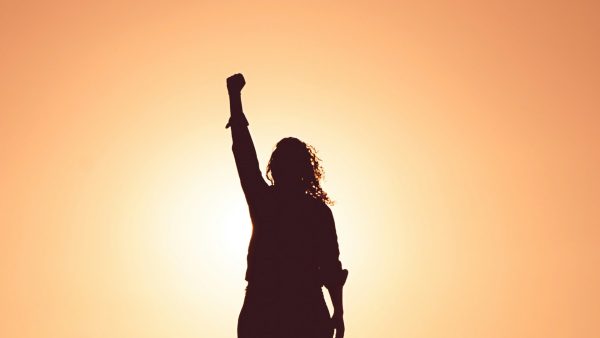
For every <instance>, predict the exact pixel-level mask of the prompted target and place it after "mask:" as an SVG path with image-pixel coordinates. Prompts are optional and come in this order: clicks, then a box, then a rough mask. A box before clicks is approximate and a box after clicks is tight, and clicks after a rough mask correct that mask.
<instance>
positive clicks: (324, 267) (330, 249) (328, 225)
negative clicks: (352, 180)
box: [319, 206, 348, 289]
mask: <svg viewBox="0 0 600 338" xmlns="http://www.w3.org/2000/svg"><path fill="white" fill-rule="evenodd" d="M323 221H324V222H323V224H322V226H321V228H322V229H321V230H322V231H321V234H320V241H319V244H320V245H319V272H320V275H321V281H322V283H323V285H325V287H326V288H327V289H331V288H333V287H342V286H343V285H344V284H345V283H346V279H347V278H348V270H346V269H342V262H340V259H339V257H340V250H339V246H338V241H337V233H336V231H335V221H334V219H333V213H332V212H331V209H330V208H329V207H328V206H325V212H324V220H323Z"/></svg>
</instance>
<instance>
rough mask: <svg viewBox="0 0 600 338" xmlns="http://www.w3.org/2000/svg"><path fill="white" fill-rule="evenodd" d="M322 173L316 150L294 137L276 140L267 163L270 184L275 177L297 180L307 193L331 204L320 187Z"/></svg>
mask: <svg viewBox="0 0 600 338" xmlns="http://www.w3.org/2000/svg"><path fill="white" fill-rule="evenodd" d="M324 175H325V171H324V170H323V167H322V166H321V159H320V158H319V157H318V156H317V150H316V149H315V148H314V147H313V146H311V145H309V144H306V143H304V142H302V141H300V140H299V139H297V138H295V137H286V138H283V139H282V140H281V141H279V142H277V145H276V146H275V150H273V153H272V154H271V158H270V159H269V164H268V165H267V178H268V179H269V181H270V182H271V184H274V183H275V179H276V178H277V177H279V178H284V177H286V178H287V179H293V180H296V181H297V180H299V181H300V182H302V186H303V188H304V192H305V193H306V194H307V195H309V196H311V197H313V198H314V199H316V200H318V201H321V202H323V203H325V204H328V205H333V201H332V200H331V199H330V198H329V196H328V195H327V193H326V192H325V191H324V190H323V188H321V180H322V179H323V177H324Z"/></svg>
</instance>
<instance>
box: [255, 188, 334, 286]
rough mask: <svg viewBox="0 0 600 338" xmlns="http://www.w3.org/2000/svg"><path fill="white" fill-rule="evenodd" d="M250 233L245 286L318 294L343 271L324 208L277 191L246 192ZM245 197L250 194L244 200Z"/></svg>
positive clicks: (330, 220) (311, 200) (302, 197)
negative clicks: (250, 226)
mask: <svg viewBox="0 0 600 338" xmlns="http://www.w3.org/2000/svg"><path fill="white" fill-rule="evenodd" d="M248 193H249V194H250V195H252V196H250V201H249V207H250V215H251V218H252V224H253V232H252V238H251V240H250V245H249V248H248V268H247V271H246V280H248V282H249V283H250V285H252V286H257V287H263V286H264V287H268V288H271V289H272V291H282V292H290V291H294V292H302V291H309V290H311V289H312V290H315V289H320V287H321V286H322V285H323V282H324V281H325V280H327V277H328V276H327V275H328V274H337V273H339V271H341V263H340V262H339V260H338V256H339V251H338V246H337V237H336V234H335V225H334V221H333V216H332V214H331V210H330V209H329V207H328V206H327V205H325V204H324V203H322V202H320V201H317V200H315V199H314V198H312V197H310V196H309V195H306V194H304V193H302V192H300V193H298V192H295V193H294V192H289V191H284V190H282V189H277V188H276V187H275V186H268V187H266V188H264V187H263V188H259V189H257V191H251V192H248ZM247 195H248V194H247Z"/></svg>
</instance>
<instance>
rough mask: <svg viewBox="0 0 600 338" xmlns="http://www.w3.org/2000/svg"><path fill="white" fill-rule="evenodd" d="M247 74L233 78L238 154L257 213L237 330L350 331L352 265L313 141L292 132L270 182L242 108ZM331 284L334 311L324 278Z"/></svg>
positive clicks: (321, 334)
mask: <svg viewBox="0 0 600 338" xmlns="http://www.w3.org/2000/svg"><path fill="white" fill-rule="evenodd" d="M245 84H246V82H245V80H244V77H243V76H242V74H235V75H233V76H231V77H229V78H228V79H227V89H228V92H229V103H230V109H231V117H230V118H229V123H228V124H227V126H226V127H231V134H232V137H233V147H232V149H233V155H234V158H235V164H236V167H237V170H238V174H239V177H240V182H241V184H242V190H243V191H244V195H245V197H246V201H247V202H248V208H249V210H250V218H251V219H252V237H251V239H250V245H249V247H248V267H247V270H246V280H247V281H248V286H247V288H246V296H245V299H244V305H243V307H242V310H241V312H240V316H239V319H238V337H239V338H326V337H328V338H330V337H332V336H333V330H334V329H336V337H338V338H342V337H343V335H344V319H343V318H344V317H343V316H344V308H343V304H342V288H343V286H344V283H345V282H346V278H347V276H348V270H343V269H342V264H341V262H340V261H339V254H340V253H339V249H338V243H337V235H336V231H335V224H334V220H333V215H332V213H331V209H330V208H329V206H328V205H327V204H331V200H330V199H329V197H328V196H327V194H326V193H325V192H324V191H323V189H321V186H320V182H319V181H320V179H321V177H322V175H323V170H322V168H321V165H320V162H319V158H318V157H317V156H316V154H315V150H314V148H312V147H311V146H308V145H306V144H305V143H304V142H302V141H300V140H298V139H296V138H292V137H288V138H284V139H282V140H281V141H279V142H278V143H277V146H276V148H275V150H274V151H273V154H272V155H271V159H270V160H269V164H268V166H267V177H268V179H269V181H270V182H271V183H272V184H271V185H268V184H267V182H266V181H265V180H264V178H263V177H262V173H261V171H260V168H259V165H258V159H257V157H256V150H255V149H254V144H253V142H252V138H251V136H250V132H249V130H248V121H247V120H246V117H245V115H244V113H243V110H242V99H241V90H242V88H243V87H244V85H245ZM323 285H324V286H325V287H326V288H327V289H328V290H329V294H330V296H331V301H332V304H333V307H334V311H333V316H332V317H331V318H330V317H329V311H328V309H327V306H326V304H325V299H324V297H323V292H322V290H321V287H322V286H323Z"/></svg>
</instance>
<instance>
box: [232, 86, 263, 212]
mask: <svg viewBox="0 0 600 338" xmlns="http://www.w3.org/2000/svg"><path fill="white" fill-rule="evenodd" d="M245 84H246V81H245V80H244V76H243V75H242V74H235V75H232V76H230V77H229V78H227V91H228V92H229V108H230V111H231V116H230V118H229V122H228V123H227V125H226V126H225V128H229V127H231V137H232V139H233V146H232V150H233V156H234V158H235V165H236V167H237V171H238V175H239V177H240V182H241V184H242V190H243V191H244V195H246V201H247V202H248V204H249V205H251V204H252V203H253V201H255V200H256V198H258V196H259V195H260V194H261V193H262V192H263V191H264V190H265V189H266V188H267V183H266V182H265V180H264V178H263V177H262V173H261V171H260V167H259V165H258V158H257V156H256V149H254V143H253V142H252V137H251V136H250V131H249V130H248V120H247V119H246V116H245V115H244V111H243V109H242V88H243V87H244V85H245Z"/></svg>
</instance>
